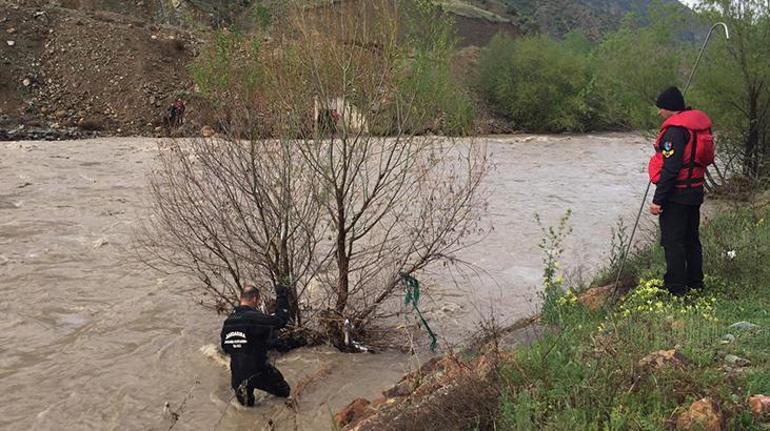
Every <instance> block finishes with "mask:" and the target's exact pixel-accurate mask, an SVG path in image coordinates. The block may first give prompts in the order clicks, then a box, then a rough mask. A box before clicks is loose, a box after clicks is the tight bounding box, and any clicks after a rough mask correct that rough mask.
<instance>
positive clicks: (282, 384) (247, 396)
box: [232, 365, 291, 407]
mask: <svg viewBox="0 0 770 431" xmlns="http://www.w3.org/2000/svg"><path fill="white" fill-rule="evenodd" d="M232 386H233V390H235V397H236V398H238V402H240V403H241V404H243V405H244V406H249V407H253V406H254V390H255V389H259V390H261V391H265V392H267V393H269V394H272V395H275V396H277V397H281V398H286V397H288V396H289V393H290V392H291V388H290V387H289V384H288V383H287V382H286V379H284V378H283V374H281V372H280V371H278V369H277V368H275V367H274V366H272V365H267V367H266V368H263V369H261V370H260V371H258V372H256V373H255V374H252V375H251V376H250V377H249V378H247V379H246V380H243V381H242V382H240V383H239V384H236V383H235V382H233V385H232Z"/></svg>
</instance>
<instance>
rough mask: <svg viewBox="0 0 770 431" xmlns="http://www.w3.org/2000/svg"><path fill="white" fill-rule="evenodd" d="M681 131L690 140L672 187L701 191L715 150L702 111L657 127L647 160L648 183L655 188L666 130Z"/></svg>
mask: <svg viewBox="0 0 770 431" xmlns="http://www.w3.org/2000/svg"><path fill="white" fill-rule="evenodd" d="M674 126H678V127H684V128H685V129H687V131H688V132H689V133H690V140H689V141H688V142H687V145H686V146H685V148H684V154H682V169H681V170H680V171H679V175H677V177H676V187H678V188H688V187H701V186H703V184H704V183H705V181H706V180H705V176H706V167H707V166H709V165H711V164H713V163H714V157H715V155H716V148H715V145H714V135H713V134H712V133H711V119H709V117H708V116H707V115H706V114H705V113H704V112H702V111H697V110H690V111H682V112H680V113H678V114H674V115H672V116H671V117H669V118H668V119H667V120H666V121H665V122H663V125H662V126H661V127H660V133H659V134H658V139H656V140H655V154H654V155H653V156H652V158H650V163H649V165H648V172H649V174H650V181H651V182H652V183H654V184H657V183H658V181H659V180H660V172H661V171H662V170H663V158H664V154H663V153H664V151H671V150H670V149H666V148H663V147H662V145H663V142H661V141H662V140H663V135H664V134H665V133H666V131H667V130H668V128H669V127H674Z"/></svg>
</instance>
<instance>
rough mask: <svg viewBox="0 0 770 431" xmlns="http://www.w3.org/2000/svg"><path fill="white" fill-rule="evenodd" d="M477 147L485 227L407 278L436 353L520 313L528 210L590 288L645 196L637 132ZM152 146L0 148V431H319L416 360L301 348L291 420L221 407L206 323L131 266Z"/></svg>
mask: <svg viewBox="0 0 770 431" xmlns="http://www.w3.org/2000/svg"><path fill="white" fill-rule="evenodd" d="M478 139H479V140H483V141H486V143H487V144H488V146H489V147H488V148H489V150H490V152H491V153H492V160H493V161H494V163H495V165H496V168H495V170H494V171H493V172H492V173H491V175H490V176H489V179H488V181H489V185H490V187H491V191H492V192H491V196H490V206H489V214H488V218H487V221H488V223H489V224H490V225H491V226H492V227H493V228H494V230H493V231H492V232H490V233H489V234H488V235H487V236H486V237H485V238H484V239H482V240H481V241H480V242H479V243H477V244H475V245H473V246H472V247H470V248H468V249H466V250H464V251H463V252H462V253H460V255H459V256H458V257H459V258H460V260H462V261H463V262H464V263H463V264H458V265H453V266H449V267H443V266H437V267H436V268H432V269H431V270H430V271H428V272H427V273H426V274H423V275H422V276H421V278H422V280H423V281H424V282H425V284H426V289H427V291H428V293H429V296H430V297H429V298H426V302H425V303H424V308H425V311H426V317H427V318H428V319H429V320H430V322H431V325H432V326H433V328H434V330H435V331H436V332H437V333H438V334H439V335H440V337H441V341H442V346H446V345H447V344H457V343H461V342H462V340H464V339H467V337H470V336H472V334H473V333H474V331H476V330H477V329H478V325H477V323H478V322H479V321H480V319H482V318H484V319H485V318H488V317H489V316H491V315H494V316H495V317H496V319H497V320H498V321H499V322H503V323H504V322H510V321H513V320H515V319H517V318H521V317H524V316H526V315H529V314H531V313H533V312H534V311H535V310H536V308H537V305H538V299H537V298H538V295H537V286H538V284H539V279H540V277H541V273H542V263H541V261H542V253H541V251H540V250H539V249H538V243H539V241H540V239H541V238H542V236H543V235H542V233H541V231H540V230H539V228H538V225H537V223H536V222H535V219H534V214H535V213H538V214H540V216H541V217H542V219H543V220H544V222H545V223H546V224H549V225H551V224H555V223H557V222H558V219H559V217H560V216H561V215H563V214H564V212H565V211H566V210H567V209H571V210H572V211H573V215H572V219H571V225H572V227H573V228H574V232H573V233H572V234H571V235H570V236H569V237H568V239H567V241H566V242H565V253H564V259H563V263H564V269H565V271H567V272H568V274H571V276H570V277H568V279H572V280H575V279H578V278H580V274H581V273H582V274H583V277H584V278H585V277H589V276H590V275H591V274H592V273H593V272H594V271H595V270H596V268H597V266H598V265H600V264H601V262H602V261H603V260H604V259H605V258H606V256H607V254H608V252H609V244H610V235H611V234H610V229H611V227H612V226H613V225H614V224H615V222H616V220H617V218H618V217H619V216H624V217H625V218H626V221H627V223H628V224H630V223H632V222H633V217H634V216H635V213H636V210H637V209H638V205H639V200H640V199H641V195H642V193H643V191H644V187H645V184H646V174H645V173H644V167H645V164H646V156H647V154H648V153H649V151H650V149H649V147H647V146H646V145H645V143H646V141H645V139H644V138H643V137H641V136H640V135H637V134H602V135H580V136H566V135H565V136H506V137H485V138H478ZM155 148H156V147H155V140H153V139H146V138H127V139H123V138H121V139H118V138H109V139H97V140H84V141H71V142H6V143H0V292H1V293H2V301H1V302H0V429H19V430H26V429H43V430H47V429H68V430H80V429H83V430H91V429H98V430H109V429H164V430H165V429H169V427H170V426H172V425H174V428H173V429H175V430H185V429H236V428H244V427H246V428H249V429H269V425H268V423H269V422H270V421H272V422H273V423H274V424H275V426H276V428H277V429H303V430H304V429H329V428H330V425H331V417H332V415H333V412H336V411H337V410H338V409H339V408H340V407H342V406H344V405H345V404H346V403H347V402H349V401H350V400H352V399H353V398H356V397H367V398H370V399H371V398H375V397H377V396H378V394H379V392H380V391H382V390H383V389H386V388H388V387H389V386H390V385H392V383H393V382H394V381H395V380H397V379H398V378H399V377H400V376H401V375H402V374H403V373H405V372H407V371H410V370H411V369H413V368H414V367H415V366H416V364H418V363H419V360H420V359H425V355H424V354H423V355H422V356H421V357H414V356H409V355H405V354H402V353H398V352H381V353H377V354H357V355H351V354H342V353H339V352H336V351H335V350H334V349H331V348H328V347H316V348H312V349H300V350H297V351H294V352H292V353H290V354H288V355H285V356H283V357H281V358H279V359H278V360H277V366H278V367H279V368H280V369H281V370H282V371H283V372H284V374H285V375H286V377H287V379H288V381H289V382H290V383H292V385H293V386H297V384H298V383H299V382H303V384H302V386H304V388H303V391H302V395H301V397H300V398H299V401H298V403H297V406H296V407H295V408H289V407H287V406H286V405H285V404H284V403H283V402H282V401H280V400H277V399H274V398H271V397H264V398H262V399H261V404H260V406H259V407H257V408H255V409H243V408H238V407H236V406H234V404H233V403H232V402H231V391H230V389H229V374H228V371H227V370H226V369H225V368H224V367H223V366H221V365H220V364H218V363H217V362H216V361H215V360H212V359H211V358H210V357H208V356H207V355H204V354H203V353H202V352H201V348H202V347H204V346H206V345H210V344H212V343H216V342H217V337H218V333H219V329H220V325H221V320H222V318H223V317H221V316H217V315H215V314H213V313H212V312H209V311H206V310H204V309H202V308H200V307H198V306H196V305H195V303H194V301H193V298H192V296H191V293H190V292H189V290H188V289H189V288H190V287H192V284H191V283H190V282H189V281H188V280H187V279H186V278H184V277H182V276H163V275H162V274H159V273H157V272H154V271H151V270H148V269H147V268H146V267H143V266H142V265H141V264H139V263H137V262H136V260H135V259H134V258H133V253H132V251H131V238H132V232H133V229H134V227H135V225H136V223H137V221H138V220H141V218H142V217H145V216H146V199H147V197H146V192H147V188H146V174H147V172H148V170H149V169H150V168H151V166H152V163H153V157H154V152H155ZM644 222H645V224H646V225H649V224H650V223H651V222H652V220H651V216H645V218H644ZM418 337H419V334H418ZM422 341H424V340H421V342H422ZM423 344H424V343H423ZM166 402H168V403H169V404H170V407H171V409H172V410H174V411H176V412H178V413H180V417H179V420H178V422H177V423H174V422H173V421H172V418H171V415H170V414H169V413H168V412H164V405H165V403H166Z"/></svg>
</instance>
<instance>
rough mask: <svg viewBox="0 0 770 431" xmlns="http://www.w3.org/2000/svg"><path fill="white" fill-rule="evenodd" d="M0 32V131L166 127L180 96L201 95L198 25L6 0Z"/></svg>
mask: <svg viewBox="0 0 770 431" xmlns="http://www.w3.org/2000/svg"><path fill="white" fill-rule="evenodd" d="M0 34H2V36H3V38H2V39H3V40H2V43H0V65H2V67H0V140H11V139H25V138H32V139H57V138H78V137H88V136H93V135H95V134H97V133H103V134H110V135H118V136H120V135H155V134H162V133H164V132H165V131H164V130H162V127H161V125H162V114H163V112H164V110H165V108H166V107H167V106H168V105H169V104H170V103H172V102H173V100H174V98H175V97H178V96H182V97H184V98H185V99H187V100H192V104H193V105H194V104H195V101H194V99H195V98H194V97H193V96H192V93H193V90H194V89H193V85H192V81H191V79H190V77H189V73H188V71H187V65H188V64H189V62H190V60H191V59H192V58H194V56H195V55H196V52H197V50H198V47H199V45H200V44H201V43H202V41H201V40H200V39H198V38H197V37H196V36H195V35H193V34H192V33H190V32H187V31H183V30H180V29H178V28H175V27H170V26H161V25H156V24H151V23H148V22H145V21H143V20H141V19H137V18H132V17H129V16H125V15H118V14H113V13H109V12H99V11H96V12H84V11H80V10H73V9H66V8H61V7H56V6H50V5H45V6H39V7H30V6H21V5H18V4H11V3H8V2H5V1H3V0H0ZM190 112H192V113H193V114H192V115H191V116H189V117H188V118H189V120H190V121H189V123H188V124H189V127H196V126H197V128H200V126H198V125H197V124H195V121H196V119H195V115H194V112H195V110H191V111H190Z"/></svg>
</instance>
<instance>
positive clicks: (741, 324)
mask: <svg viewBox="0 0 770 431" xmlns="http://www.w3.org/2000/svg"><path fill="white" fill-rule="evenodd" d="M729 329H744V330H752V329H759V325H756V324H754V323H751V322H736V323H733V324H732V325H730V326H729Z"/></svg>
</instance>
